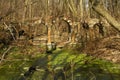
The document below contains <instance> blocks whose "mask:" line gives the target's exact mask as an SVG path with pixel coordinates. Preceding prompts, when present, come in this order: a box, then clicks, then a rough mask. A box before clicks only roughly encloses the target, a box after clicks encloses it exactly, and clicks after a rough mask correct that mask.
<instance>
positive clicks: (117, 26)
mask: <svg viewBox="0 0 120 80" xmlns="http://www.w3.org/2000/svg"><path fill="white" fill-rule="evenodd" d="M91 3H92V2H91ZM92 8H93V10H94V11H96V12H97V13H98V14H100V15H101V16H102V17H104V18H105V19H106V20H107V21H108V22H109V23H110V24H111V25H112V27H114V28H115V29H116V30H118V31H119V32H120V24H119V23H118V22H117V21H116V20H115V18H114V17H112V16H111V15H110V14H109V13H108V12H107V11H106V9H104V6H103V5H102V4H100V3H93V6H92Z"/></svg>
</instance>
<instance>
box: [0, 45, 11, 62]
mask: <svg viewBox="0 0 120 80" xmlns="http://www.w3.org/2000/svg"><path fill="white" fill-rule="evenodd" d="M11 48H12V47H11V46H10V47H9V48H8V49H7V50H6V51H5V52H4V53H3V55H2V57H1V60H0V63H1V62H2V61H3V60H4V59H5V56H6V55H7V53H8V51H9V50H10V49H11Z"/></svg>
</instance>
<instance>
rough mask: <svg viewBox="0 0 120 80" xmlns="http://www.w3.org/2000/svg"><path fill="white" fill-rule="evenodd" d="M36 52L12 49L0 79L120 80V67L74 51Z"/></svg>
mask: <svg viewBox="0 0 120 80" xmlns="http://www.w3.org/2000/svg"><path fill="white" fill-rule="evenodd" d="M33 51H35V50H33V48H32V47H29V49H25V50H24V49H21V48H18V47H15V48H12V49H11V50H10V51H9V54H8V55H7V56H6V59H5V60H3V61H2V62H1V64H0V80H120V64H113V63H111V62H109V61H105V60H100V59H96V58H94V57H91V56H88V55H86V54H83V53H79V52H76V51H71V50H56V51H54V52H53V53H52V54H46V53H42V52H40V51H36V52H35V53H34V54H33ZM26 52H27V53H26ZM23 53H24V54H23Z"/></svg>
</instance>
